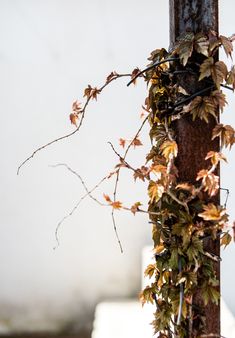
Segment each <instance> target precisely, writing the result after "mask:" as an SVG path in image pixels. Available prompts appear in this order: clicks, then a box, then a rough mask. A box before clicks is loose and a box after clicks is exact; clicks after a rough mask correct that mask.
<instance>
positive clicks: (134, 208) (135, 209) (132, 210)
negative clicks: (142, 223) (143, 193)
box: [131, 202, 142, 215]
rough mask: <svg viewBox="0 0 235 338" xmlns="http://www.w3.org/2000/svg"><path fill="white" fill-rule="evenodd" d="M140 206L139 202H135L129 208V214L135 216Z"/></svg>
mask: <svg viewBox="0 0 235 338" xmlns="http://www.w3.org/2000/svg"><path fill="white" fill-rule="evenodd" d="M141 205H142V203H140V202H136V203H135V204H133V205H132V206H131V212H132V213H133V214H134V215H135V214H136V212H137V211H139V207H140V206H141Z"/></svg>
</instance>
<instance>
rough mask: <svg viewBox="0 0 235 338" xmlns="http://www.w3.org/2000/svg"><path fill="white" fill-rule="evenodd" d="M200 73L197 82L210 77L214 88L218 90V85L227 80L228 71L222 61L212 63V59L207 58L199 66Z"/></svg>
mask: <svg viewBox="0 0 235 338" xmlns="http://www.w3.org/2000/svg"><path fill="white" fill-rule="evenodd" d="M200 73H201V74H200V76H199V81H201V80H202V79H204V78H205V77H209V76H211V77H212V79H213V81H214V82H215V85H216V87H217V88H218V89H219V88H220V84H221V83H222V82H223V80H225V79H226V78H227V74H228V70H227V66H226V65H225V63H224V62H223V61H217V62H216V63H214V59H213V57H209V58H207V59H206V60H205V61H204V62H203V63H202V64H201V66H200Z"/></svg>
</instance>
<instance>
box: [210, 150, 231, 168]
mask: <svg viewBox="0 0 235 338" xmlns="http://www.w3.org/2000/svg"><path fill="white" fill-rule="evenodd" d="M208 159H210V160H211V163H212V164H213V165H215V166H216V165H217V164H218V163H219V161H221V160H223V161H225V162H227V159H226V157H225V156H224V155H223V154H222V153H218V152H216V151H209V152H208V153H207V155H206V157H205V160H208Z"/></svg>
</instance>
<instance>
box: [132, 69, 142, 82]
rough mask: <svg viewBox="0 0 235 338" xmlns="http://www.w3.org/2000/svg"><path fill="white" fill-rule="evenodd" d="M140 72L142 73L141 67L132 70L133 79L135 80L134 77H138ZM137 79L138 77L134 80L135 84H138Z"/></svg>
mask: <svg viewBox="0 0 235 338" xmlns="http://www.w3.org/2000/svg"><path fill="white" fill-rule="evenodd" d="M139 73H140V69H139V68H135V69H134V70H133V71H132V73H131V80H133V79H134V78H135V77H136V75H137V74H139ZM136 80H137V79H135V80H134V81H133V84H134V85H135V84H136Z"/></svg>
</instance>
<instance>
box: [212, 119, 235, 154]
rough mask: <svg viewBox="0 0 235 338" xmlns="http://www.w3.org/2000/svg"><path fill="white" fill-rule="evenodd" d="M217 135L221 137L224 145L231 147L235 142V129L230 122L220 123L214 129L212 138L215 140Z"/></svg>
mask: <svg viewBox="0 0 235 338" xmlns="http://www.w3.org/2000/svg"><path fill="white" fill-rule="evenodd" d="M216 137H220V139H221V146H222V147H223V146H225V147H228V146H230V148H231V146H232V145H233V144H234V142H235V130H234V129H233V127H232V126H230V125H228V124H227V125H224V124H221V123H219V124H217V125H216V126H215V128H214V129H213V131H212V140H214V139H215V138H216Z"/></svg>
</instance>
